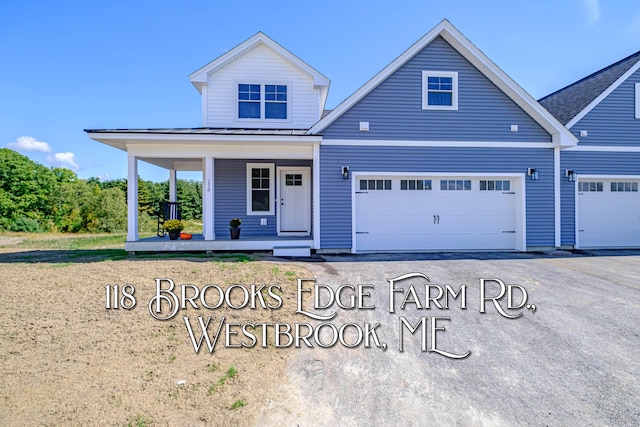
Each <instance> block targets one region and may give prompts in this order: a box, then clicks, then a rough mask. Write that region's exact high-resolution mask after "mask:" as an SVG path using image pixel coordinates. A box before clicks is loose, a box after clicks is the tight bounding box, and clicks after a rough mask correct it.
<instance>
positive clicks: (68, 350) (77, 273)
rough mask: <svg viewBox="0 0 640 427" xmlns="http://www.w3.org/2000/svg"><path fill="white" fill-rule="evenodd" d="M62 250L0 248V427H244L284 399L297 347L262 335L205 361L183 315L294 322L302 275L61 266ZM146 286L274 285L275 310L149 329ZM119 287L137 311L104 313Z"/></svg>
mask: <svg viewBox="0 0 640 427" xmlns="http://www.w3.org/2000/svg"><path fill="white" fill-rule="evenodd" d="M5 243H6V242H5ZM66 253H67V252H66V251H53V252H51V253H47V254H44V255H43V254H42V253H39V252H38V251H27V252H16V250H15V249H11V248H0V378H2V380H1V381H0V425H3V426H25V425H115V426H126V425H153V426H164V425H185V426H188V425H194V426H209V425H215V426H227V425H228V426H231V425H234V426H235V425H254V424H256V423H259V419H258V417H259V416H260V413H261V412H263V411H265V410H267V409H268V408H269V406H270V404H272V403H273V401H282V400H286V397H285V396H279V394H282V393H285V392H284V391H283V390H286V384H285V383H286V375H285V368H286V365H287V360H288V359H289V358H290V357H291V356H292V354H293V352H295V351H296V350H295V349H278V350H276V349H275V348H274V346H273V339H272V338H269V343H270V345H269V346H268V347H267V348H261V347H260V346H259V345H256V346H255V347H254V348H250V349H230V348H223V346H222V343H218V345H217V347H216V349H215V351H214V352H213V353H212V354H210V353H209V352H208V350H207V349H206V348H203V349H201V350H200V353H199V354H196V353H195V352H194V349H193V346H192V344H191V341H190V339H189V335H188V332H187V329H186V326H185V323H184V320H183V316H185V315H186V316H189V317H190V319H191V323H192V325H195V324H196V322H197V320H196V317H197V316H204V317H205V318H206V317H207V316H212V317H213V319H212V325H213V327H210V332H211V333H215V331H216V329H217V326H218V323H219V320H220V318H221V317H222V316H225V317H226V318H227V320H228V321H229V322H237V323H243V324H244V323H250V322H276V321H279V322H284V323H289V324H292V323H295V322H301V321H303V319H300V318H298V317H297V316H294V314H293V313H294V311H295V307H296V302H295V294H296V293H295V279H296V278H297V277H308V275H309V273H308V272H307V271H305V270H303V269H302V268H300V267H297V266H294V265H289V264H276V263H271V262H264V261H256V262H233V261H221V260H219V259H218V260H214V261H212V260H211V259H207V258H195V259H190V260H180V259H159V260H148V259H142V260H140V259H136V258H126V259H117V260H113V259H111V260H109V259H108V258H100V257H98V258H95V257H93V258H92V257H88V258H83V257H78V256H76V257H71V258H70V259H72V261H71V262H69V261H65V258H66V255H65V254H66ZM76 255H77V254H76ZM25 260H28V261H25ZM155 278H170V279H173V280H174V281H175V283H176V285H180V284H193V285H196V286H198V287H199V288H202V287H204V286H206V285H207V284H217V285H220V286H221V287H222V288H227V287H229V286H231V285H232V284H241V285H244V286H246V287H249V286H250V285H251V284H256V285H262V284H264V285H270V284H280V285H281V287H282V298H283V304H282V308H280V309H278V310H269V309H267V310H263V309H255V310H251V309H242V310H232V309H229V308H228V307H226V306H225V307H222V308H219V309H216V310H202V309H201V310H194V309H187V310H184V311H182V312H181V313H179V314H178V315H177V316H175V317H174V318H173V319H171V320H167V321H159V320H156V319H154V318H153V317H152V316H151V315H150V313H149V309H148V302H149V300H150V299H151V297H152V296H153V295H154V292H155V281H154V279H155ZM127 283H129V284H133V285H134V286H135V297H136V299H137V306H136V307H135V308H134V309H132V310H123V309H118V310H114V309H111V310H108V309H106V308H105V304H106V297H105V294H106V291H105V286H106V285H114V284H119V285H124V284H127ZM237 297H239V294H237V293H236V295H235V296H234V298H236V299H235V301H237ZM221 335H222V334H221ZM222 339H223V337H221V340H222ZM181 381H184V384H179V382H181ZM279 410H282V408H279ZM285 410H286V409H285Z"/></svg>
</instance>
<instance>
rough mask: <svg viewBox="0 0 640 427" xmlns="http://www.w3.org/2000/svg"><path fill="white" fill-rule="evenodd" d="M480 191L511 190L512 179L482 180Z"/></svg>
mask: <svg viewBox="0 0 640 427" xmlns="http://www.w3.org/2000/svg"><path fill="white" fill-rule="evenodd" d="M480 191H511V181H500V180H487V181H485V180H480Z"/></svg>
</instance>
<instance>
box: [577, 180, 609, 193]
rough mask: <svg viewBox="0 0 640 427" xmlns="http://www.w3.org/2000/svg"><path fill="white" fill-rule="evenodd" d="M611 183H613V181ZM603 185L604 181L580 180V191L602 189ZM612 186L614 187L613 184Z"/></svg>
mask: <svg viewBox="0 0 640 427" xmlns="http://www.w3.org/2000/svg"><path fill="white" fill-rule="evenodd" d="M611 184H613V182H612V183H611ZM603 187H604V184H603V183H602V182H589V181H580V182H578V191H580V192H585V191H602V190H603ZM611 187H612V188H613V185H612V186H611ZM612 191H613V190H612Z"/></svg>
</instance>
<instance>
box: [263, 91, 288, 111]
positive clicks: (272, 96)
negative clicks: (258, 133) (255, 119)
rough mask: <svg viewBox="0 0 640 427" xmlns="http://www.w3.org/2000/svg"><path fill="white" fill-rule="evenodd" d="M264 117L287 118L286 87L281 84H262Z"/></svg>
mask: <svg viewBox="0 0 640 427" xmlns="http://www.w3.org/2000/svg"><path fill="white" fill-rule="evenodd" d="M264 100H265V101H264V118H265V119H286V118H287V87H286V86H283V85H265V86H264Z"/></svg>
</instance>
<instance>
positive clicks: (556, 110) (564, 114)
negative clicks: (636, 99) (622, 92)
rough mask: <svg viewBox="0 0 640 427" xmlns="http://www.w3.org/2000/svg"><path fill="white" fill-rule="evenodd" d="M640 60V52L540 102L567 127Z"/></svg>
mask: <svg viewBox="0 0 640 427" xmlns="http://www.w3.org/2000/svg"><path fill="white" fill-rule="evenodd" d="M639 60H640V51H638V52H636V53H634V54H633V55H631V56H628V57H626V58H624V59H623V60H621V61H618V62H616V63H615V64H612V65H609V66H608V67H605V68H603V69H601V70H599V71H596V72H595V73H593V74H591V75H589V76H587V77H585V78H583V79H581V80H578V81H577V82H575V83H572V84H570V85H569V86H567V87H565V88H562V89H560V90H558V91H556V92H554V93H552V94H550V95H547V96H545V97H544V98H542V99H540V100H538V102H539V103H540V104H542V106H543V107H544V108H546V109H547V111H549V112H550V113H551V114H553V115H554V116H555V117H556V119H558V121H560V122H561V123H562V124H564V125H566V124H567V123H569V122H570V121H571V120H572V119H573V118H574V117H576V116H577V115H578V114H579V113H580V112H581V111H582V110H584V109H585V108H586V107H587V106H588V105H589V104H590V103H591V102H593V100H595V99H596V98H597V97H598V96H599V95H600V94H601V93H602V92H604V91H605V90H607V88H609V87H610V86H611V85H612V84H613V83H615V82H616V80H618V79H619V78H620V77H621V76H622V75H623V74H624V73H626V72H627V71H629V69H630V68H631V67H633V66H634V65H635V64H636V63H637V62H638V61H639Z"/></svg>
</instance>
